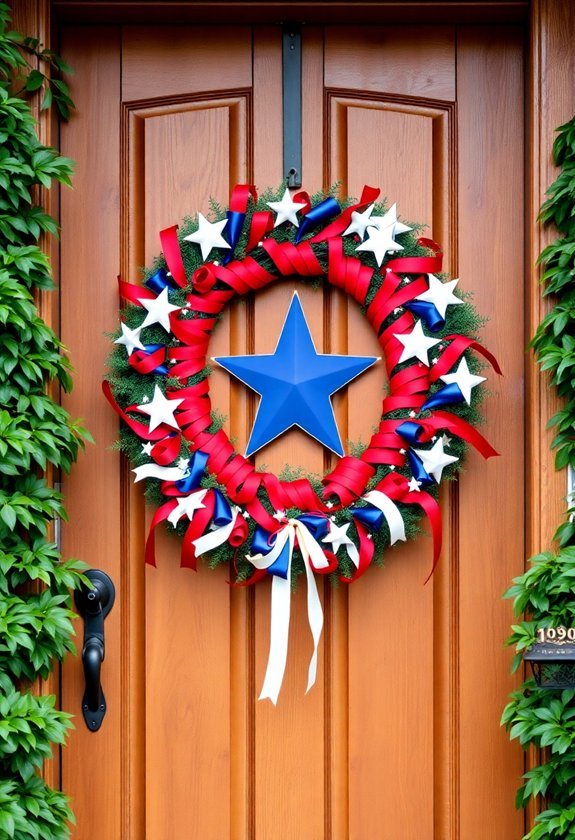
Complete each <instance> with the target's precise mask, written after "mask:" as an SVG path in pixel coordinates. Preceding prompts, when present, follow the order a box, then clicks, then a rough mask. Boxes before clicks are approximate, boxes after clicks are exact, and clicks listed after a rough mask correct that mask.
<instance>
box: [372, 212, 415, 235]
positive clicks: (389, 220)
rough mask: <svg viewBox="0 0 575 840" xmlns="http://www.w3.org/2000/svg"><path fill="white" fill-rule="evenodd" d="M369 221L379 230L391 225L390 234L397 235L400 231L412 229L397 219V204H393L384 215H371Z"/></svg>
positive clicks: (404, 231) (405, 231)
mask: <svg viewBox="0 0 575 840" xmlns="http://www.w3.org/2000/svg"><path fill="white" fill-rule="evenodd" d="M369 223H370V225H373V227H376V228H379V229H380V230H381V229H382V228H386V227H392V228H393V230H392V231H391V235H392V236H399V234H400V233H407V232H408V231H409V230H412V228H410V227H408V225H404V224H403V222H398V221H397V204H393V205H392V206H391V207H390V208H389V210H388V211H387V213H386V214H385V215H384V216H372V217H371V219H370V222H369Z"/></svg>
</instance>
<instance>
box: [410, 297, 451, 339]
mask: <svg viewBox="0 0 575 840" xmlns="http://www.w3.org/2000/svg"><path fill="white" fill-rule="evenodd" d="M403 305H404V306H405V308H406V309H409V310H411V312H414V313H415V314H416V315H418V316H419V317H420V318H422V319H423V320H424V321H425V326H426V327H427V329H428V330H431V332H439V330H442V329H443V327H444V326H445V318H442V317H441V315H440V314H439V312H438V311H437V309H436V307H435V306H434V304H433V303H429V302H428V301H426V300H410V301H408V303H404V304H403Z"/></svg>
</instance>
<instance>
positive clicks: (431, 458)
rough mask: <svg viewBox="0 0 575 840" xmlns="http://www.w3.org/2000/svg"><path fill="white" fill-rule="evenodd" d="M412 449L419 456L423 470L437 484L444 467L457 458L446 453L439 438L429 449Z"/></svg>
mask: <svg viewBox="0 0 575 840" xmlns="http://www.w3.org/2000/svg"><path fill="white" fill-rule="evenodd" d="M413 451H414V452H415V454H416V455H419V457H420V458H421V461H422V463H423V468H424V470H425V471H426V472H427V473H429V475H432V476H433V477H434V479H435V480H436V481H437V483H438V484H439V482H440V481H441V475H442V473H443V470H444V469H445V467H447V466H448V465H449V464H453V463H455V461H458V460H459V459H458V458H456V457H455V455H448V454H447V453H446V452H444V451H443V441H442V440H441V438H440V439H439V440H438V441H436V442H435V443H434V444H433V446H432V447H431V449H414V450H413Z"/></svg>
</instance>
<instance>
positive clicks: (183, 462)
mask: <svg viewBox="0 0 575 840" xmlns="http://www.w3.org/2000/svg"><path fill="white" fill-rule="evenodd" d="M178 467H179V468H180V469H181V470H188V469H189V467H190V462H189V459H188V458H178Z"/></svg>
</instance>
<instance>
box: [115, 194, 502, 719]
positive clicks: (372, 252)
mask: <svg viewBox="0 0 575 840" xmlns="http://www.w3.org/2000/svg"><path fill="white" fill-rule="evenodd" d="M378 197H379V190H378V189H374V188H372V187H364V189H363V193H362V196H361V199H360V200H359V202H356V203H353V202H349V201H347V200H346V201H344V202H343V209H342V206H341V205H340V204H339V203H338V202H337V201H336V200H335V198H334V197H333V196H331V195H328V196H317V197H314V198H313V199H310V197H309V196H308V195H307V193H305V192H300V193H298V194H296V195H294V196H292V195H291V194H290V192H289V190H287V189H286V190H285V191H284V192H283V194H282V193H280V194H274V193H273V192H271V191H268V192H267V193H266V194H265V195H264V196H263V197H262V198H258V195H257V192H256V190H255V188H254V187H253V186H252V185H238V186H236V187H235V188H234V190H233V191H232V196H231V201H230V208H229V210H227V211H225V212H221V213H216V216H217V218H216V219H215V220H214V221H209V220H208V219H207V218H206V217H205V216H203V215H202V214H201V213H200V214H198V219H197V222H186V224H185V226H183V228H182V230H181V231H179V230H178V227H177V226H176V225H174V226H173V227H170V228H167V229H166V230H163V231H161V232H160V239H161V243H162V250H163V254H162V256H160V257H159V258H158V259H156V261H155V263H154V265H153V266H152V267H151V268H150V269H147V270H146V271H145V279H144V284H143V285H135V284H130V283H126V282H124V281H123V280H121V279H120V280H119V284H120V295H121V296H122V298H123V299H124V301H125V302H126V305H125V307H124V309H123V311H122V318H123V320H122V322H121V324H120V330H119V331H118V334H117V337H116V338H115V340H114V344H115V345H116V346H115V348H114V350H113V352H112V354H111V356H110V370H109V373H108V375H107V377H106V380H105V381H104V383H103V389H104V393H105V395H106V397H107V398H108V400H109V402H110V404H111V405H112V406H113V408H114V409H115V410H116V411H117V412H118V414H119V415H120V417H122V419H123V421H124V424H123V426H122V430H121V446H122V448H123V449H124V450H125V451H126V452H127V453H128V455H129V457H130V459H131V460H132V462H133V464H134V473H135V476H136V478H135V480H136V481H140V480H142V479H146V481H147V494H148V497H149V499H150V500H151V501H152V503H153V504H154V505H155V506H156V510H155V513H154V516H153V519H152V523H151V527H150V533H149V536H148V540H147V544H146V561H147V562H148V563H151V564H152V565H155V553H154V531H155V528H156V527H157V526H158V525H159V524H160V523H161V522H165V523H167V525H168V527H169V528H171V529H172V530H174V531H176V532H177V533H178V534H180V535H181V537H182V550H181V564H182V565H183V566H185V567H188V568H192V569H195V568H196V565H197V558H198V557H200V556H202V555H206V556H207V557H208V559H209V564H210V565H211V566H215V565H218V564H220V563H230V562H231V563H232V564H233V567H234V569H235V575H236V585H251V584H254V583H257V582H258V581H261V580H262V579H264V578H268V577H271V581H272V615H271V624H272V626H271V643H270V652H269V658H268V665H267V669H266V674H265V678H264V685H263V689H262V692H261V695H260V698H269V699H270V700H272V702H273V703H276V701H277V698H278V695H279V691H280V688H281V684H282V680H283V674H284V669H285V663H286V658H287V649H288V632H289V620H290V600H291V585H292V581H293V579H294V578H295V577H296V576H297V575H299V574H304V575H305V578H306V583H307V587H308V599H307V603H308V620H309V625H310V629H311V632H312V637H313V641H314V649H313V654H312V658H311V662H310V665H309V669H308V689H309V688H310V687H311V686H312V685H313V684H314V682H315V679H316V671H317V656H318V645H319V641H320V637H321V631H322V627H323V613H322V608H321V602H320V598H319V593H318V588H317V583H316V576H317V575H330V576H332V577H333V578H337V579H339V580H341V581H343V582H344V583H352V582H353V581H355V580H357V579H358V578H359V577H360V576H361V575H363V574H364V573H365V571H366V570H367V569H368V568H369V566H370V565H371V564H372V562H373V561H374V560H378V559H379V558H381V556H382V554H383V552H384V551H385V550H386V549H387V548H389V547H390V546H393V545H394V544H396V543H398V542H401V541H405V540H406V539H409V538H410V537H412V536H414V535H415V534H416V532H417V530H418V521H419V519H420V518H421V516H422V515H425V516H426V517H427V518H428V519H429V522H430V525H431V531H432V535H433V545H434V552H433V555H434V559H433V567H432V570H431V571H433V568H434V567H435V564H436V562H437V560H438V557H439V552H440V548H441V516H440V510H439V504H438V489H439V485H440V483H441V481H442V480H444V479H445V478H450V477H453V475H454V474H455V472H456V471H457V470H458V469H459V467H460V464H461V460H462V457H463V455H464V451H465V448H466V446H467V445H468V444H471V445H472V446H474V447H475V448H477V449H478V450H479V452H480V453H481V454H482V455H483V456H484V457H486V458H489V457H491V456H493V455H496V454H497V453H496V452H495V450H494V449H492V447H491V446H490V445H489V443H488V442H487V441H486V440H485V439H484V438H483V437H482V436H481V435H480V434H479V432H478V431H477V429H476V428H475V424H476V422H477V420H478V418H479V415H478V405H479V403H480V401H481V395H482V391H483V386H482V383H483V382H484V381H485V377H484V376H482V375H481V371H482V369H483V367H484V366H485V361H482V360H481V359H480V358H478V355H479V356H480V357H483V360H487V361H488V362H489V363H490V364H491V365H492V366H493V368H494V369H495V370H496V371H497V373H501V371H500V369H499V366H498V364H497V361H496V360H495V358H494V357H493V356H492V355H491V353H489V351H488V350H486V349H485V348H484V347H483V346H482V345H481V344H480V343H479V342H478V340H477V338H476V336H475V334H474V333H475V331H476V330H477V328H478V325H479V317H478V316H477V314H476V313H475V311H474V309H473V307H472V306H471V304H470V303H469V301H468V299H466V297H465V296H459V295H458V294H457V293H456V292H457V285H458V280H456V279H455V280H445V279H443V277H442V276H441V272H442V252H441V248H440V247H439V245H437V244H436V243H435V242H433V240H431V239H424V238H418V237H417V236H416V235H415V233H414V230H413V228H412V227H410V226H408V225H406V224H404V223H403V222H401V221H400V220H399V219H398V216H397V209H396V206H395V204H394V205H393V206H392V207H391V208H390V209H388V210H387V211H386V210H385V208H384V207H383V206H382V205H378V204H376V201H377V199H378ZM284 278H298V280H299V281H301V282H302V283H306V282H310V281H311V282H317V278H323V279H324V280H325V281H326V282H327V283H330V284H331V285H332V286H335V287H337V288H339V289H343V290H344V291H345V292H346V293H347V294H348V295H350V296H351V297H352V298H353V299H354V300H355V301H356V303H357V304H358V305H359V306H360V307H361V309H362V311H363V312H364V313H365V316H366V320H367V321H368V322H369V324H370V325H371V327H372V329H373V330H374V331H375V334H376V336H377V339H378V342H379V345H380V347H381V359H382V360H383V363H384V364H385V367H386V371H387V378H388V392H387V393H386V395H385V396H384V398H383V400H382V403H381V408H380V411H379V419H378V424H377V429H376V431H375V433H374V434H373V435H372V437H371V440H370V441H369V443H368V444H367V446H364V447H361V446H360V445H359V444H356V445H353V446H351V451H350V452H348V453H347V454H346V453H345V452H344V448H343V446H342V442H341V438H340V435H339V432H338V429H337V424H336V421H335V416H334V412H333V408H332V404H331V398H332V395H333V394H334V393H335V392H336V391H338V390H339V389H341V388H343V387H345V386H346V385H348V384H349V383H351V382H352V380H354V379H355V377H357V376H359V375H360V374H361V373H362V372H363V371H365V370H366V369H367V368H369V367H371V366H372V365H374V364H377V363H380V359H379V358H377V357H371V356H341V355H335V354H322V353H318V352H317V350H316V348H315V345H314V342H313V339H312V337H311V334H310V331H309V327H308V324H307V322H306V318H305V314H304V311H303V309H302V306H301V303H300V300H299V296H298V294H297V290H294V295H293V298H292V301H291V305H290V307H289V310H288V313H287V315H286V319H285V322H284V325H283V328H282V330H281V332H280V335H279V337H278V342H277V346H276V348H275V350H273V348H269V350H270V352H269V353H267V354H264V355H261V354H260V355H245V356H225V357H224V356H220V357H216V358H215V359H213V361H214V362H215V363H217V364H219V365H220V366H221V367H223V368H224V369H225V370H227V371H228V372H229V373H230V374H231V375H232V376H234V377H236V378H237V379H239V380H241V381H242V382H243V383H245V385H246V386H247V387H248V388H250V389H252V390H253V391H255V392H256V393H257V394H259V405H258V410H257V413H256V418H255V421H254V425H253V428H252V431H251V435H250V438H249V441H248V444H247V448H246V453H245V455H241V454H239V453H238V452H236V451H235V449H234V447H233V445H232V444H231V442H230V440H229V439H228V437H227V435H226V433H225V431H224V430H223V428H222V427H221V421H220V420H219V415H218V414H217V412H212V406H211V402H210V396H209V372H210V368H209V366H208V361H207V360H208V359H209V354H208V350H209V342H210V338H211V334H212V332H213V330H214V329H215V327H216V325H217V322H218V318H219V316H220V315H221V313H222V312H223V310H224V308H225V307H226V306H227V305H228V304H229V303H230V302H231V301H232V300H233V299H234V298H236V297H238V296H244V295H248V294H255V293H257V292H258V291H259V290H260V289H263V288H265V287H266V286H268V285H270V284H272V283H275V282H278V281H280V280H283V279H284ZM272 350H273V352H272ZM383 384H384V383H383V377H382V387H383ZM351 387H353V385H352V386H351ZM293 426H297V427H299V428H300V429H302V430H303V431H304V432H305V433H306V434H308V435H311V436H312V437H313V438H315V439H316V440H318V441H319V442H320V443H321V444H322V445H323V446H325V447H326V448H328V449H330V450H331V451H332V452H334V453H335V454H336V455H338V456H339V460H338V462H337V464H336V466H335V468H334V469H333V470H332V471H331V472H330V473H328V474H327V475H325V476H323V477H318V476H313V475H308V476H304V477H298V478H296V479H292V480H290V479H289V476H282V475H279V476H277V475H274V474H273V473H268V472H257V471H256V470H255V468H254V465H253V463H252V462H251V461H250V456H251V455H253V454H254V453H255V452H257V451H258V450H260V449H262V448H263V447H265V446H266V445H267V444H268V443H269V442H270V441H272V440H275V439H276V438H278V437H279V436H280V435H282V434H283V433H284V432H285V431H287V430H288V429H289V428H292V427H293Z"/></svg>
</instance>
